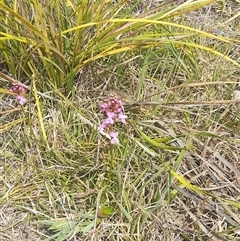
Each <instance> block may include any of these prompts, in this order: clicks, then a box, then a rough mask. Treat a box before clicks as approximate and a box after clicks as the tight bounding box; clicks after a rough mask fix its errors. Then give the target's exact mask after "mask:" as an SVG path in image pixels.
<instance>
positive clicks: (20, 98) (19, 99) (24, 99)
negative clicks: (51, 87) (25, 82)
mask: <svg viewBox="0 0 240 241" xmlns="http://www.w3.org/2000/svg"><path fill="white" fill-rule="evenodd" d="M16 99H17V100H18V101H19V104H20V105H24V104H25V103H26V101H27V100H26V98H25V97H24V96H22V95H17V96H16Z"/></svg>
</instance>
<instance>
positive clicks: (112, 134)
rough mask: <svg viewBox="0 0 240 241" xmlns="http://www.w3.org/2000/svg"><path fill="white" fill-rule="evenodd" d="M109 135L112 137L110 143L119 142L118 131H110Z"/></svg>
mask: <svg viewBox="0 0 240 241" xmlns="http://www.w3.org/2000/svg"><path fill="white" fill-rule="evenodd" d="M109 135H110V136H111V137H112V139H111V141H110V142H111V144H119V139H118V132H114V131H111V132H110V133H109Z"/></svg>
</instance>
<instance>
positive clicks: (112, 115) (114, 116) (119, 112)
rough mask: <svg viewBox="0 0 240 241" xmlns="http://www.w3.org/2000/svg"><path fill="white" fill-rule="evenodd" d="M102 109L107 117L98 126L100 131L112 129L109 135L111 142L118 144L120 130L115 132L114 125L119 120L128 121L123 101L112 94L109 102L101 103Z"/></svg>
mask: <svg viewBox="0 0 240 241" xmlns="http://www.w3.org/2000/svg"><path fill="white" fill-rule="evenodd" d="M100 108H101V111H102V112H104V113H105V115H106V119H105V120H104V121H103V122H102V124H101V125H100V126H99V127H98V130H99V131H103V130H107V131H110V133H109V135H110V137H111V141H110V142H111V144H118V143H119V139H118V134H119V133H118V132H114V131H112V130H113V125H114V124H115V123H117V122H119V121H120V122H122V123H123V124H125V123H126V119H127V118H128V117H127V115H125V114H123V112H124V108H123V104H122V101H121V100H120V99H118V98H117V97H115V96H110V98H109V101H108V102H107V103H102V104H101V105H100Z"/></svg>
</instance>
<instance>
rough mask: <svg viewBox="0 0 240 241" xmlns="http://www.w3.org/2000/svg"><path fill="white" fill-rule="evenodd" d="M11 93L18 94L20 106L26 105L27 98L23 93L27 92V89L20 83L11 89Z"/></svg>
mask: <svg viewBox="0 0 240 241" xmlns="http://www.w3.org/2000/svg"><path fill="white" fill-rule="evenodd" d="M9 91H11V92H13V93H15V94H17V95H16V99H17V100H18V102H19V104H20V105H23V104H25V103H26V101H27V100H26V98H25V97H24V96H23V93H24V92H26V89H25V87H24V86H23V85H22V84H21V83H20V84H16V85H14V86H13V87H12V88H10V90H9Z"/></svg>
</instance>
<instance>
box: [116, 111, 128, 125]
mask: <svg viewBox="0 0 240 241" xmlns="http://www.w3.org/2000/svg"><path fill="white" fill-rule="evenodd" d="M127 118H128V117H127V115H124V114H122V113H120V114H118V119H119V120H120V121H121V122H122V123H123V124H125V123H126V119H127Z"/></svg>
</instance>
